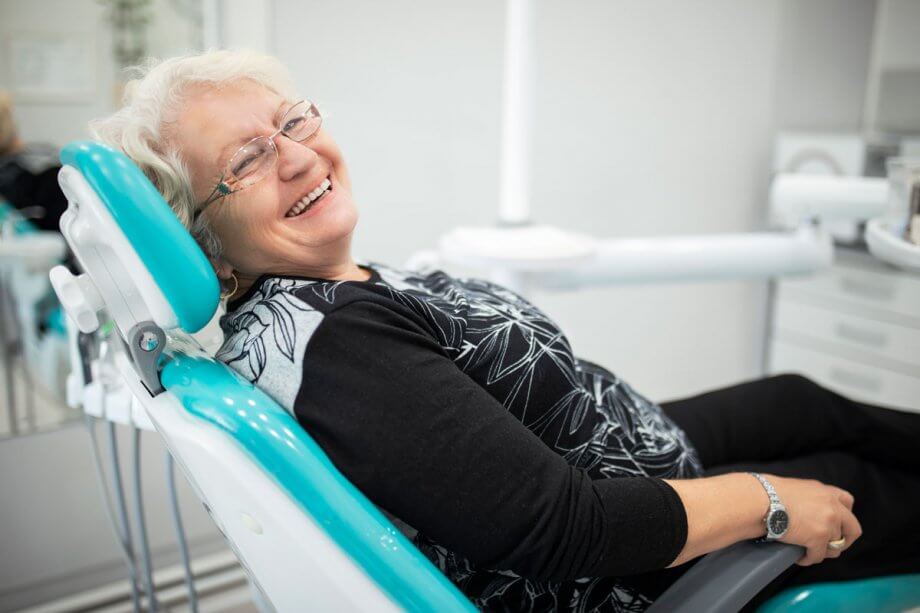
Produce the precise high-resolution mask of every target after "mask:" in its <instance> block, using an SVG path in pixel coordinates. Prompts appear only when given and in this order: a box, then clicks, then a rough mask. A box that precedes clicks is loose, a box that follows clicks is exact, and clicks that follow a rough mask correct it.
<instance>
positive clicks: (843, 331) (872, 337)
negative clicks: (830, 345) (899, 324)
mask: <svg viewBox="0 0 920 613" xmlns="http://www.w3.org/2000/svg"><path fill="white" fill-rule="evenodd" d="M834 331H835V332H836V333H837V336H839V337H840V338H842V339H846V340H848V341H853V342H856V343H862V344H863V345H869V346H871V347H879V348H881V347H884V346H885V345H887V344H888V335H887V334H885V333H884V332H876V331H875V330H866V329H865V328H858V327H856V326H851V325H849V324H846V323H839V324H837V325H836V326H834Z"/></svg>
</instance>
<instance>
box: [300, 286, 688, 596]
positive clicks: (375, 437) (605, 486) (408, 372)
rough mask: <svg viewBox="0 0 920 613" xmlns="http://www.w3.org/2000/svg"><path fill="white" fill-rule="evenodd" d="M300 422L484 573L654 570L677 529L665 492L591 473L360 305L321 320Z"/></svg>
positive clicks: (417, 329) (395, 318)
mask: <svg viewBox="0 0 920 613" xmlns="http://www.w3.org/2000/svg"><path fill="white" fill-rule="evenodd" d="M303 370H304V372H303V383H302V386H301V388H300V391H299V392H298V395H297V398H296V400H295V406H294V409H295V412H296V415H297V418H298V420H299V421H300V423H301V424H302V425H303V426H304V427H305V428H306V429H307V431H308V432H309V433H310V434H311V435H312V436H313V437H314V438H315V439H316V441H317V443H319V444H320V446H322V448H323V449H324V450H325V451H326V452H327V453H328V454H329V456H330V458H331V459H332V461H333V462H334V463H335V465H336V466H337V467H338V468H339V470H341V471H342V473H343V474H344V475H345V476H346V477H347V478H348V479H350V480H351V482H352V483H354V484H355V486H357V487H358V488H359V489H360V490H361V491H363V492H364V493H365V495H367V496H368V498H370V499H371V500H372V501H373V502H374V503H375V504H377V505H378V506H380V507H382V508H383V509H385V510H386V511H388V512H390V513H392V514H393V515H395V516H397V517H399V518H400V519H402V520H403V521H405V522H406V523H408V524H410V525H411V526H413V527H414V528H416V529H417V530H419V531H421V533H422V534H424V535H426V536H427V537H429V538H431V539H433V540H434V541H435V542H437V543H439V544H441V545H443V546H445V547H448V548H450V549H452V550H454V551H456V552H458V553H460V554H462V555H464V556H466V557H467V558H469V559H470V560H471V561H472V562H474V563H475V564H478V565H480V566H482V567H484V568H491V569H510V570H512V571H514V572H516V573H518V574H520V575H522V576H524V577H528V578H532V579H539V580H568V579H574V578H579V577H588V576H622V575H629V574H633V573H640V572H645V571H649V570H655V569H659V568H663V567H665V566H666V565H668V564H669V563H670V562H672V561H673V560H674V558H676V557H677V555H678V553H680V551H681V549H682V548H683V546H684V544H685V541H686V537H687V517H686V513H685V511H684V507H683V505H682V503H681V501H680V498H679V497H678V495H677V493H676V492H675V491H674V490H673V489H672V488H671V487H670V486H669V485H667V484H666V483H665V482H663V481H661V480H659V479H652V478H646V477H628V478H620V479H598V480H592V479H591V478H590V477H589V476H588V475H587V474H586V473H585V472H584V471H583V470H580V469H576V468H573V467H571V466H569V465H568V464H567V463H566V462H565V460H564V459H563V458H562V457H561V456H559V455H557V454H556V453H555V452H553V451H552V450H551V449H550V448H549V447H548V446H546V445H545V444H544V443H543V442H542V441H541V440H540V439H539V438H538V437H537V436H536V435H535V434H534V433H532V432H531V431H530V430H528V429H527V428H526V427H524V426H523V425H522V424H521V423H520V422H519V421H518V420H516V419H515V418H514V417H513V416H512V415H511V414H510V413H508V412H507V411H506V410H505V408H504V407H503V406H502V404H501V403H500V402H498V401H497V400H496V399H495V398H493V397H492V396H491V395H490V394H489V393H488V392H487V391H486V390H484V389H483V388H482V387H480V386H479V385H478V384H477V383H476V382H475V381H473V380H472V379H471V378H470V377H468V376H467V375H466V374H465V373H464V372H463V371H461V370H460V369H459V368H458V367H457V366H456V365H455V364H454V362H453V361H452V360H451V359H450V358H449V357H448V356H447V355H446V354H445V353H444V351H443V350H442V348H441V347H440V346H439V345H438V344H437V342H436V341H435V340H434V339H433V338H432V337H431V335H430V334H429V333H427V332H426V331H425V329H424V328H423V327H422V324H420V323H419V322H417V321H414V320H412V319H410V318H409V317H408V316H404V315H402V314H400V313H397V312H395V311H394V310H391V309H389V308H387V307H386V306H384V305H381V304H376V303H373V302H356V303H351V304H349V305H346V306H343V307H341V308H340V309H338V310H336V311H333V312H331V313H329V314H327V315H326V317H325V318H324V320H323V322H322V323H321V324H320V326H319V327H318V328H317V330H316V331H315V332H314V334H313V336H312V337H311V339H310V342H309V344H308V347H307V350H306V357H305V359H304V364H303Z"/></svg>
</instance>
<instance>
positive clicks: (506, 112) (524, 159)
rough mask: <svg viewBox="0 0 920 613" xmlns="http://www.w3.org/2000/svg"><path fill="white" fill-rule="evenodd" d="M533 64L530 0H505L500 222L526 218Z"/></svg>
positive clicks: (513, 222)
mask: <svg viewBox="0 0 920 613" xmlns="http://www.w3.org/2000/svg"><path fill="white" fill-rule="evenodd" d="M533 68H534V45H533V0H508V12H507V16H506V21H505V80H504V87H503V98H502V143H501V179H500V180H501V192H500V194H499V204H498V221H499V224H500V225H508V226H514V225H523V224H526V223H528V222H529V221H530V170H531V157H532V156H531V145H530V131H531V128H532V126H533V111H534V105H533V74H534V70H533Z"/></svg>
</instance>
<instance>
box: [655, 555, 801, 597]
mask: <svg viewBox="0 0 920 613" xmlns="http://www.w3.org/2000/svg"><path fill="white" fill-rule="evenodd" d="M803 554H804V549H803V548H802V547H799V546H797V545H787V544H785V543H753V542H750V541H741V542H738V543H735V544H734V545H732V546H731V547H726V548H725V549H722V550H719V551H714V552H712V553H710V554H709V555H707V556H706V557H704V558H703V559H702V560H700V561H699V562H697V563H696V565H695V566H694V567H693V568H691V569H690V570H689V571H687V573H686V574H685V575H684V576H682V577H681V578H680V579H678V580H677V581H676V582H675V583H674V585H672V586H671V587H670V588H668V590H667V591H666V592H665V593H664V594H662V595H661V597H659V598H658V599H657V600H656V601H655V602H654V603H653V604H652V606H651V607H649V609H648V613H662V612H664V611H674V612H682V613H691V612H695V611H709V612H710V613H735V612H737V611H738V610H740V609H741V607H743V606H744V605H745V604H747V602H748V601H750V600H751V598H753V597H754V596H756V595H757V594H758V593H759V592H760V590H762V589H763V588H764V587H766V585H767V584H768V583H770V582H771V581H772V580H773V579H775V578H776V577H777V576H779V574H780V573H781V572H783V571H784V570H786V569H787V568H789V566H791V565H792V564H793V562H795V561H796V560H798V559H799V558H801V557H802V555H803Z"/></svg>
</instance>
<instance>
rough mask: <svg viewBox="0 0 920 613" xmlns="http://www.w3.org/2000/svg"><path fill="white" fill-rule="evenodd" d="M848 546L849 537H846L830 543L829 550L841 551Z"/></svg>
mask: <svg viewBox="0 0 920 613" xmlns="http://www.w3.org/2000/svg"><path fill="white" fill-rule="evenodd" d="M846 544H847V537H845V536H844V537H841V538H839V539H837V540H836V541H831V542H829V543H828V544H827V548H828V549H834V550H837V551H839V550H841V549H843V548H844V547H845V546H846Z"/></svg>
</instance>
